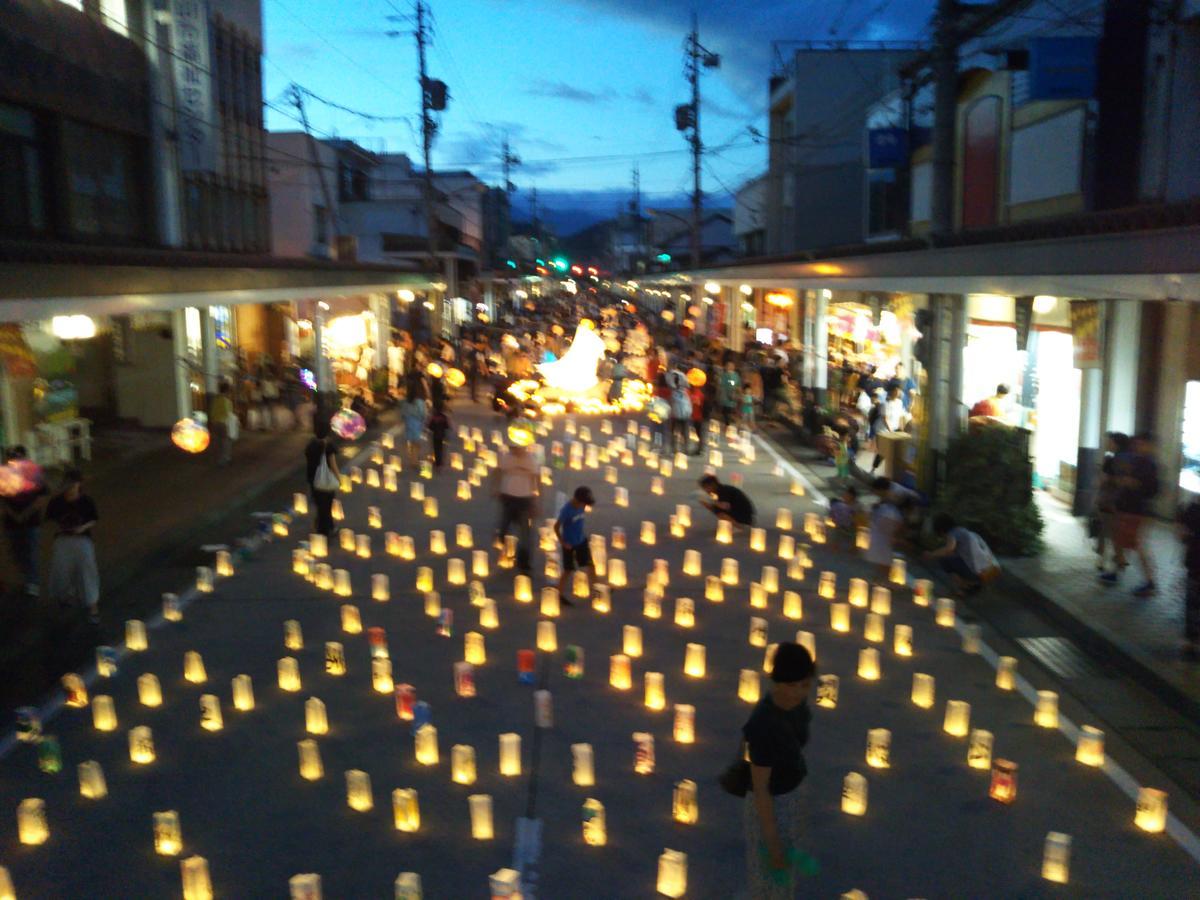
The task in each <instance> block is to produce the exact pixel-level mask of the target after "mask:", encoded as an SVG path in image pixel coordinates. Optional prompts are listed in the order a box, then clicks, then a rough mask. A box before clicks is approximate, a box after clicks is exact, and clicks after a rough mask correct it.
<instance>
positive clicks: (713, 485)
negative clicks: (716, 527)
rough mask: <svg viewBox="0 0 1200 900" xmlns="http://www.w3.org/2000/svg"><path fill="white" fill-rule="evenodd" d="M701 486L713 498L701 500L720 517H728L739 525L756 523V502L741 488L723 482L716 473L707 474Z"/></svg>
mask: <svg viewBox="0 0 1200 900" xmlns="http://www.w3.org/2000/svg"><path fill="white" fill-rule="evenodd" d="M700 487H701V488H702V489H703V490H704V492H705V493H706V494H708V496H709V497H711V498H712V499H711V500H707V501H701V502H702V503H703V504H704V508H705V509H707V510H708V511H709V512H711V513H712V514H713V515H715V516H716V517H717V518H718V519H728V520H729V521H731V522H733V523H735V524H737V525H739V526H750V525H753V524H754V504H753V503H752V502H751V500H750V498H749V497H748V496H746V492H745V491H743V490H742V489H741V488H736V487H734V486H733V485H732V484H722V483H721V480H720V479H719V478H717V476H716V475H705V476H704V477H703V478H701V479H700Z"/></svg>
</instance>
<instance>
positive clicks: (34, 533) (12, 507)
mask: <svg viewBox="0 0 1200 900" xmlns="http://www.w3.org/2000/svg"><path fill="white" fill-rule="evenodd" d="M7 461H8V464H9V466H11V467H13V468H16V469H18V471H19V472H20V474H21V477H22V478H23V479H24V482H25V483H24V484H23V485H22V487H21V490H20V491H18V492H17V493H16V494H13V495H12V496H11V497H5V498H4V530H5V533H6V534H7V535H8V546H9V547H10V548H12V554H13V559H14V560H15V561H16V563H17V567H18V568H19V569H20V575H21V579H22V582H23V584H24V587H25V593H26V595H28V596H30V597H36V596H38V594H39V593H40V589H39V587H38V555H39V552H40V550H41V543H40V540H39V539H40V536H41V528H40V526H41V523H42V508H41V505H40V502H39V501H40V500H41V498H42V497H43V496H45V494H46V485H45V482H44V481H43V480H42V470H41V467H40V466H38V465H37V464H36V463H35V462H33V461H32V460H31V459H29V452H28V451H27V450H26V449H25V448H24V447H23V446H21V445H20V444H17V445H16V446H15V447H13V448H11V449H10V450H9V451H8V460H7Z"/></svg>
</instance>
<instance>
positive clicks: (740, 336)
mask: <svg viewBox="0 0 1200 900" xmlns="http://www.w3.org/2000/svg"><path fill="white" fill-rule="evenodd" d="M721 294H722V296H723V298H724V300H725V329H726V331H727V332H728V346H729V349H730V350H732V351H734V352H735V353H741V352H742V349H743V348H744V347H745V346H746V342H745V332H743V330H742V299H743V298H742V292H741V291H740V290H739V289H738V288H735V287H731V286H728V285H725V286H723V287H722V288H721Z"/></svg>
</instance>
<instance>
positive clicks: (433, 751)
mask: <svg viewBox="0 0 1200 900" xmlns="http://www.w3.org/2000/svg"><path fill="white" fill-rule="evenodd" d="M413 749H414V751H415V755H416V758H417V762H418V763H420V764H421V765H423V766H436V765H437V764H438V758H439V756H438V740H437V728H435V727H434V726H433V725H431V724H429V723H428V722H426V723H425V724H424V725H422V726H421V727H420V728H418V729H417V730H416V731H415V732H414V745H413Z"/></svg>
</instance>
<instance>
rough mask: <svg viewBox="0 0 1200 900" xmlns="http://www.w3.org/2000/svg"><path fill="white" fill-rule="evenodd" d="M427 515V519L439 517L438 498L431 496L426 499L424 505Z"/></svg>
mask: <svg viewBox="0 0 1200 900" xmlns="http://www.w3.org/2000/svg"><path fill="white" fill-rule="evenodd" d="M424 510H425V515H426V517H427V518H430V519H436V518H437V516H438V502H437V497H433V496H429V497H426V498H425V503H424Z"/></svg>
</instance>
